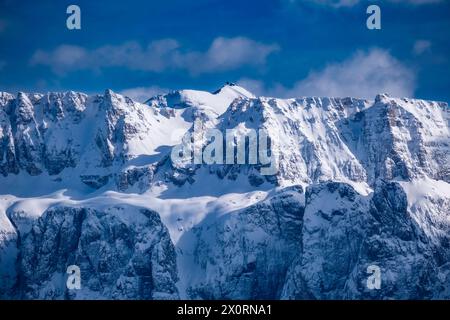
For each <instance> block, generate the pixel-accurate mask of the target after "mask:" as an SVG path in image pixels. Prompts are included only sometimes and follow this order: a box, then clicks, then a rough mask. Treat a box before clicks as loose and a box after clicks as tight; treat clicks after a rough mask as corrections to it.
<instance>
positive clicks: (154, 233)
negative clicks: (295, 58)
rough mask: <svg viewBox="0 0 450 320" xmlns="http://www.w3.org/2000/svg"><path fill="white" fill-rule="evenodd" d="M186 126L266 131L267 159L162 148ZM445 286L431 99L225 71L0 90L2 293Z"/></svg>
mask: <svg viewBox="0 0 450 320" xmlns="http://www.w3.org/2000/svg"><path fill="white" fill-rule="evenodd" d="M194 126H196V128H200V133H202V132H206V131H207V130H208V129H211V128H214V129H218V130H220V131H222V132H225V131H226V130H229V129H236V132H240V133H241V134H245V132H246V130H248V129H256V130H258V129H263V130H265V132H267V133H268V135H269V137H270V139H271V141H273V145H272V148H273V150H275V147H276V148H277V150H278V153H277V161H278V162H277V165H278V171H277V172H276V173H275V174H273V175H262V174H261V170H260V169H261V166H260V165H258V164H212V165H206V164H194V163H193V162H186V163H175V162H173V161H172V158H171V156H170V155H171V151H172V148H174V147H176V146H178V145H180V144H181V143H185V142H186V140H187V139H188V138H189V139H190V137H191V136H190V135H189V134H190V133H192V132H193V128H194ZM196 134H197V135H198V134H199V133H198V132H197V133H196ZM194 138H197V137H194ZM201 141H202V143H203V144H204V143H206V141H204V140H201ZM69 265H77V266H79V267H80V269H81V283H82V286H81V289H80V290H70V289H68V288H67V287H66V280H67V274H66V269H67V267H68V266H69ZM369 265H376V266H379V267H380V270H381V288H380V289H375V290H371V289H369V288H368V287H367V285H366V283H367V277H368V276H369V275H368V274H367V267H368V266H369ZM449 284H450V131H449V109H448V105H447V104H446V103H442V102H434V101H424V100H416V99H408V98H392V97H389V96H388V95H386V94H380V95H378V96H377V97H374V100H373V101H369V100H363V99H355V98H328V97H323V98H319V97H302V98H295V99H277V98H271V97H256V96H254V95H253V94H252V93H250V92H248V91H247V90H246V89H244V88H242V87H239V86H237V85H235V84H231V83H229V84H226V85H225V86H223V87H222V88H220V89H219V90H217V91H216V92H214V93H209V92H203V91H196V90H180V91H174V92H170V93H168V94H165V95H159V96H155V97H151V98H150V99H149V100H147V101H146V103H145V104H141V103H137V102H135V101H133V100H131V99H130V98H128V97H124V96H121V95H119V94H116V93H114V92H112V91H111V90H106V91H105V93H104V94H103V95H93V96H88V95H85V94H83V93H76V92H65V93H47V94H34V93H33V94H32V93H22V92H21V93H18V94H17V95H11V94H9V93H0V298H1V299H179V298H184V299H449V298H450V285H449Z"/></svg>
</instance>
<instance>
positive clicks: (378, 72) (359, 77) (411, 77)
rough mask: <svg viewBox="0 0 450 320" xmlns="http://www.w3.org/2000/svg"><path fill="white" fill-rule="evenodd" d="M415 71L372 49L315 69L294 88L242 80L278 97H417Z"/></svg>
mask: <svg viewBox="0 0 450 320" xmlns="http://www.w3.org/2000/svg"><path fill="white" fill-rule="evenodd" d="M415 82H416V80H415V74H414V72H413V71H412V70H410V69H408V68H407V67H406V66H405V65H403V64H402V63H401V62H400V61H398V60H397V59H395V58H394V57H393V56H392V55H390V53H389V52H387V51H385V50H382V49H372V50H370V51H368V52H363V51H359V52H357V53H355V54H354V55H353V56H352V57H350V58H349V59H347V60H345V61H342V62H336V63H332V64H329V65H328V66H326V67H325V68H324V69H322V70H319V71H312V72H310V74H309V75H308V76H307V77H306V78H305V79H303V80H300V81H298V82H296V83H295V84H294V85H293V86H291V87H285V86H283V85H280V84H275V85H273V86H271V87H267V86H266V85H264V84H263V83H262V82H259V81H257V80H252V79H242V80H241V81H239V83H240V84H241V85H242V86H244V87H247V88H248V89H249V90H253V92H254V93H255V94H257V95H267V96H277V97H285V98H292V97H299V96H335V97H343V96H352V97H361V98H367V99H372V98H373V97H375V95H376V94H378V93H389V94H391V95H392V96H398V97H403V96H409V97H411V96H413V94H414V90H415Z"/></svg>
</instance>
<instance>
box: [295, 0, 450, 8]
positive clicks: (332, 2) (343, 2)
mask: <svg viewBox="0 0 450 320" xmlns="http://www.w3.org/2000/svg"><path fill="white" fill-rule="evenodd" d="M290 1H291V2H295V1H296V0H290ZM308 1H309V2H313V3H317V4H320V5H324V6H330V7H334V8H341V7H352V6H354V5H357V4H360V3H369V2H370V3H371V4H373V1H367V0H308ZM443 1H444V0H385V1H384V2H391V3H400V4H410V5H422V4H431V3H439V2H443Z"/></svg>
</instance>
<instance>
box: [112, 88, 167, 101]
mask: <svg viewBox="0 0 450 320" xmlns="http://www.w3.org/2000/svg"><path fill="white" fill-rule="evenodd" d="M169 91H171V90H170V89H167V88H161V87H159V86H150V87H136V88H129V89H125V90H122V91H121V92H120V94H122V95H124V96H127V97H130V98H131V99H133V100H134V101H137V102H142V103H143V102H145V101H146V100H148V99H149V98H151V97H153V96H155V95H157V94H163V93H167V92H169Z"/></svg>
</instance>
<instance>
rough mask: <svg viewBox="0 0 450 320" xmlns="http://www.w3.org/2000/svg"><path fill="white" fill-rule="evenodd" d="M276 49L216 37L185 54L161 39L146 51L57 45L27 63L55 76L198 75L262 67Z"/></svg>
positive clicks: (135, 45) (132, 45) (132, 44)
mask: <svg viewBox="0 0 450 320" xmlns="http://www.w3.org/2000/svg"><path fill="white" fill-rule="evenodd" d="M278 49H279V48H278V46H277V45H275V44H263V43H260V42H257V41H254V40H251V39H248V38H244V37H236V38H223V37H219V38H216V39H215V40H214V41H213V42H212V43H211V45H210V47H209V48H208V49H207V50H206V51H204V52H201V51H187V50H183V48H182V47H181V45H180V44H179V43H178V42H177V41H176V40H173V39H162V40H157V41H153V42H151V43H149V44H148V46H147V47H142V46H141V45H140V44H139V43H137V42H126V43H123V44H121V45H115V46H114V45H108V46H102V47H99V48H96V49H93V50H88V49H85V48H82V47H79V46H72V45H61V46H59V47H57V48H56V49H54V50H52V51H43V50H38V51H36V52H35V53H34V55H33V56H32V58H31V60H30V63H31V64H32V65H46V66H49V67H51V68H52V70H53V71H54V72H55V73H58V74H64V73H67V72H70V71H74V70H82V69H94V70H101V69H103V68H108V67H125V68H128V69H132V70H142V71H151V72H162V71H165V70H168V69H182V70H187V71H189V72H190V73H192V74H200V73H210V72H218V71H227V70H233V69H237V68H239V67H242V66H260V65H264V64H265V62H266V59H267V57H268V56H269V55H270V54H271V53H273V52H275V51H277V50H278Z"/></svg>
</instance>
